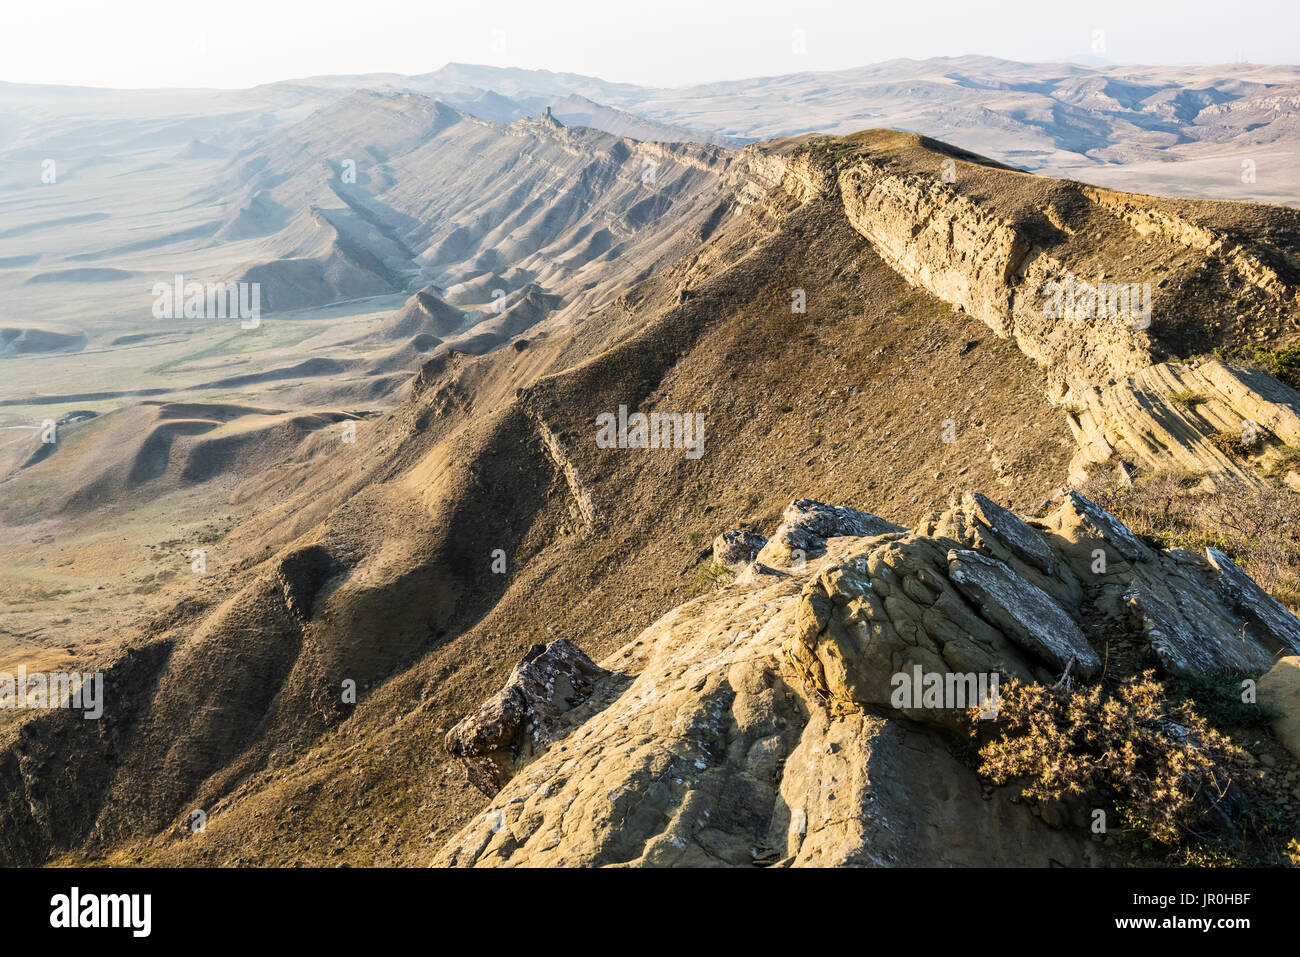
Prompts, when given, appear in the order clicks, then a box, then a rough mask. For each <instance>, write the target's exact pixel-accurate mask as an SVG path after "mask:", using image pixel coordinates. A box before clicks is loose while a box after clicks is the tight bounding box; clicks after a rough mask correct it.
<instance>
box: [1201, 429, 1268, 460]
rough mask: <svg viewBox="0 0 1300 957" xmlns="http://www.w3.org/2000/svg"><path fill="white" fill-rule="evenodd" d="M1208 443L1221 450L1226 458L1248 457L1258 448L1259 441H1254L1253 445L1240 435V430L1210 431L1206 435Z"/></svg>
mask: <svg viewBox="0 0 1300 957" xmlns="http://www.w3.org/2000/svg"><path fill="white" fill-rule="evenodd" d="M1206 438H1208V439H1209V440H1210V444H1211V445H1213V446H1214V447H1215V448H1216V449H1218V450H1219V451H1220V452H1222V453H1223V454H1224V455H1226V456H1228V458H1233V459H1246V458H1250V457H1251V456H1252V455H1254V454H1255V453H1256V452H1258V451H1259V450H1260V443H1259V441H1258V440H1256V441H1255V444H1254V445H1251V444H1250V443H1249V442H1247V441H1246V440H1245V438H1243V437H1242V434H1241V433H1240V432H1212V433H1211V434H1210V435H1208V436H1206Z"/></svg>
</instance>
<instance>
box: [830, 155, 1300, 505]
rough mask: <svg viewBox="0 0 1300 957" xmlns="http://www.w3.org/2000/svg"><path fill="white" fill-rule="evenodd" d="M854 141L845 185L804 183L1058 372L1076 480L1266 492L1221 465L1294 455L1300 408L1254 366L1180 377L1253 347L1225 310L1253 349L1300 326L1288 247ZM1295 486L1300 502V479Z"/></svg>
mask: <svg viewBox="0 0 1300 957" xmlns="http://www.w3.org/2000/svg"><path fill="white" fill-rule="evenodd" d="M855 140H856V141H859V144H860V148H859V150H858V152H856V153H853V154H851V155H848V156H847V157H846V156H844V155H841V157H840V158H839V160H838V164H837V166H836V168H837V169H838V172H837V175H836V179H835V181H834V183H833V184H827V183H825V181H824V180H816V179H815V177H809V176H805V177H804V178H805V179H806V180H807V181H808V182H810V183H816V184H817V185H818V186H819V187H820V188H822V189H823V190H832V191H834V192H837V193H838V195H839V197H840V199H841V200H842V203H843V208H844V214H845V216H846V217H847V219H848V221H849V222H850V223H851V224H852V226H853V228H854V229H856V230H857V231H858V232H859V233H861V234H862V235H863V236H865V237H866V238H867V239H868V240H870V242H871V243H872V245H873V246H874V247H875V248H876V250H877V251H878V252H879V253H880V255H881V257H882V258H883V259H884V260H885V261H886V262H888V263H889V264H890V265H891V266H893V268H895V269H896V270H897V271H898V272H899V273H900V274H901V275H902V276H903V277H905V278H906V279H907V280H908V281H909V282H911V283H913V284H915V285H917V286H919V287H921V288H923V289H925V290H927V291H928V292H930V293H931V294H933V295H934V296H936V297H938V298H939V299H942V300H943V301H945V302H948V303H951V304H952V307H953V308H954V309H960V310H963V311H965V312H966V313H968V314H970V315H971V316H973V317H975V318H977V319H979V320H980V321H981V322H983V323H985V324H986V325H987V326H988V327H989V328H990V329H992V330H993V331H994V332H995V333H996V334H997V335H999V336H1001V337H1004V338H1009V339H1011V340H1013V341H1014V342H1015V343H1016V345H1017V346H1018V347H1019V348H1020V349H1021V351H1022V352H1024V353H1025V354H1026V355H1027V356H1029V357H1030V358H1032V359H1033V360H1034V361H1035V362H1037V363H1038V364H1039V365H1040V366H1041V367H1043V369H1044V370H1045V371H1046V373H1047V376H1048V385H1047V392H1048V395H1049V397H1050V398H1051V399H1052V400H1053V401H1054V402H1058V403H1060V404H1062V405H1063V406H1064V407H1066V408H1067V409H1068V410H1070V412H1071V415H1072V418H1071V424H1072V429H1073V432H1074V434H1075V437H1076V439H1077V440H1078V441H1079V445H1080V450H1079V455H1078V456H1077V457H1076V461H1075V467H1074V468H1073V469H1072V471H1071V477H1072V479H1074V480H1076V481H1077V480H1079V479H1081V478H1082V476H1083V474H1084V472H1083V470H1084V468H1086V467H1087V466H1088V465H1089V464H1091V463H1109V464H1114V465H1118V466H1119V467H1120V468H1121V469H1125V470H1126V471H1127V472H1132V471H1135V470H1145V469H1159V468H1169V467H1177V468H1181V469H1186V470H1189V471H1195V472H1200V473H1203V474H1205V475H1207V476H1209V477H1210V478H1211V480H1214V479H1215V478H1223V477H1230V478H1235V479H1246V480H1256V479H1258V477H1259V469H1258V468H1256V467H1252V466H1250V465H1244V464H1242V463H1239V462H1236V461H1233V460H1232V459H1231V458H1230V457H1228V456H1226V455H1224V454H1223V453H1222V451H1221V450H1220V449H1219V448H1217V447H1216V445H1215V437H1216V436H1218V435H1221V434H1222V435H1235V434H1241V435H1243V436H1244V439H1245V441H1246V442H1247V444H1253V443H1254V441H1255V440H1256V439H1257V440H1258V441H1259V443H1260V446H1259V451H1261V452H1266V451H1267V450H1268V449H1270V448H1272V449H1284V448H1286V447H1292V448H1294V447H1295V441H1296V435H1295V430H1294V428H1293V427H1292V426H1291V423H1292V422H1294V421H1295V420H1296V416H1297V414H1298V413H1300V395H1298V394H1296V393H1295V392H1294V391H1292V390H1290V389H1287V388H1286V387H1284V386H1280V385H1279V384H1277V383H1275V382H1273V381H1272V380H1271V379H1268V377H1267V376H1262V375H1260V374H1258V373H1255V372H1253V371H1251V370H1249V369H1246V368H1244V367H1239V366H1238V367H1234V366H1228V365H1224V364H1223V363H1219V362H1208V363H1205V362H1203V363H1201V364H1199V365H1198V366H1197V367H1196V368H1182V367H1181V366H1180V364H1179V363H1177V362H1170V361H1169V360H1170V359H1182V358H1187V357H1192V356H1195V355H1196V354H1198V353H1203V352H1206V351H1208V350H1209V346H1212V345H1218V344H1230V343H1231V341H1239V340H1233V335H1234V333H1233V332H1232V330H1227V329H1226V328H1225V326H1226V325H1227V321H1226V317H1221V316H1220V314H1221V313H1222V312H1223V311H1224V310H1225V309H1231V310H1237V309H1245V308H1248V309H1250V310H1252V311H1253V312H1252V315H1250V316H1237V317H1236V321H1237V323H1238V325H1239V327H1240V328H1239V329H1238V330H1236V332H1238V333H1243V334H1245V335H1246V336H1247V338H1248V339H1249V340H1250V341H1259V340H1261V339H1265V340H1266V339H1268V338H1269V337H1270V336H1275V335H1278V334H1281V333H1282V332H1284V331H1285V330H1286V329H1292V328H1293V327H1294V326H1295V325H1296V324H1300V313H1298V312H1297V298H1296V296H1297V289H1296V286H1295V284H1294V274H1293V273H1294V267H1295V265H1296V264H1295V261H1294V257H1293V256H1292V255H1291V254H1290V253H1289V252H1288V251H1287V250H1286V249H1285V248H1284V247H1283V246H1281V245H1279V244H1274V243H1270V242H1269V241H1267V240H1265V239H1261V240H1259V241H1258V242H1257V243H1255V245H1254V246H1253V247H1248V245H1247V243H1246V242H1245V241H1243V240H1242V239H1241V238H1240V237H1239V236H1237V235H1234V234H1232V233H1230V231H1228V230H1227V229H1222V228H1216V227H1214V226H1212V225H1207V224H1206V223H1205V222H1197V221H1194V217H1195V216H1196V215H1197V213H1196V209H1197V204H1184V205H1186V206H1188V207H1189V208H1191V209H1192V212H1186V211H1182V210H1180V209H1178V208H1174V207H1173V206H1172V205H1171V204H1170V203H1169V202H1168V201H1163V200H1158V199H1156V198H1154V197H1149V196H1139V195H1136V194H1131V193H1117V192H1112V191H1109V190H1104V189H1097V188H1095V187H1089V186H1083V185H1081V184H1077V183H1070V182H1066V181H1048V180H1043V179H1041V178H1039V177H1034V176H1030V175H1029V174H1023V173H1018V172H1015V171H1012V170H1008V169H1005V168H1000V167H996V166H995V165H994V164H988V163H984V162H981V161H978V158H977V157H967V158H966V159H960V160H959V159H957V158H954V156H952V155H947V154H945V153H943V152H940V151H938V150H937V149H931V147H937V144H929V143H928V141H925V140H923V139H922V138H920V137H910V136H907V135H905V134H894V135H892V136H884V135H882V134H873V135H871V136H865V135H864V137H862V138H849V139H848V140H846V141H844V142H846V143H852V142H854V141H855ZM1200 205H1201V206H1206V207H1208V206H1211V205H1212V204H1200ZM1220 205H1222V204H1220ZM1260 209H1261V210H1263V209H1266V208H1265V207H1260ZM1275 213H1276V215H1277V216H1278V217H1281V218H1283V219H1285V218H1287V217H1289V216H1290V215H1291V211H1289V210H1276V211H1275ZM1208 215H1209V214H1208V213H1204V212H1202V217H1203V218H1204V217H1205V216H1208ZM1288 228H1289V227H1288ZM1284 274H1285V275H1284ZM1287 277H1290V280H1288V278H1287ZM1230 303H1232V304H1230ZM1274 425H1277V426H1278V427H1277V428H1274ZM1220 444H1222V443H1220ZM1273 458H1277V456H1273ZM1268 459H1269V457H1268V456H1267V455H1265V457H1264V458H1263V459H1261V460H1260V463H1258V464H1263V465H1264V466H1265V467H1267V465H1268ZM1289 481H1290V482H1291V483H1292V484H1294V485H1296V486H1297V487H1300V474H1297V473H1295V472H1294V471H1292V472H1291V478H1290V479H1289Z"/></svg>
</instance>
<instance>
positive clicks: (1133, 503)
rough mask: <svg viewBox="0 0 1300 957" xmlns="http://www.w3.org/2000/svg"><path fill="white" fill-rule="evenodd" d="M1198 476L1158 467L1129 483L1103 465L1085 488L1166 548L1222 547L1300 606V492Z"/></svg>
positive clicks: (1268, 587) (1259, 579)
mask: <svg viewBox="0 0 1300 957" xmlns="http://www.w3.org/2000/svg"><path fill="white" fill-rule="evenodd" d="M1201 478H1202V477H1201V476H1199V475H1195V474H1191V473H1187V472H1172V471H1170V472H1155V473H1150V474H1147V475H1143V476H1141V477H1139V478H1138V479H1137V481H1136V482H1134V483H1133V484H1132V485H1125V484H1123V483H1121V482H1120V481H1119V480H1118V479H1117V478H1116V477H1115V476H1114V475H1113V474H1111V473H1106V474H1102V475H1096V476H1094V477H1093V478H1091V479H1090V480H1089V481H1088V482H1087V483H1086V484H1085V485H1084V487H1083V488H1081V489H1080V491H1081V492H1082V493H1083V494H1084V495H1086V496H1088V497H1089V498H1091V499H1092V500H1093V501H1095V502H1097V503H1098V504H1099V505H1101V506H1102V507H1103V508H1105V509H1106V510H1108V511H1110V512H1112V513H1113V514H1115V515H1117V516H1118V517H1119V518H1120V519H1122V520H1123V521H1124V522H1126V523H1127V524H1128V525H1129V526H1130V527H1131V528H1132V529H1133V530H1134V531H1135V532H1137V533H1138V534H1139V535H1142V536H1144V537H1146V538H1148V539H1150V540H1153V541H1155V542H1156V543H1158V544H1159V545H1160V546H1162V547H1164V548H1186V549H1189V550H1194V551H1199V550H1202V549H1204V548H1205V547H1206V546H1212V547H1214V548H1217V549H1219V550H1220V551H1222V552H1224V553H1225V554H1227V555H1228V556H1229V557H1230V558H1232V560H1233V561H1235V562H1237V564H1239V565H1240V566H1241V567H1242V568H1243V569H1245V571H1246V573H1247V574H1249V575H1250V576H1251V577H1252V578H1254V579H1255V580H1256V581H1257V582H1259V584H1260V585H1261V586H1263V587H1264V588H1265V589H1266V590H1267V591H1268V592H1269V593H1270V594H1272V595H1273V596H1274V597H1275V598H1277V599H1278V600H1279V601H1281V602H1282V603H1283V604H1285V605H1287V606H1288V607H1289V608H1291V609H1293V610H1295V609H1300V495H1297V494H1296V493H1295V492H1292V491H1290V490H1289V489H1286V488H1275V487H1272V486H1264V485H1254V484H1251V483H1248V482H1229V483H1226V484H1224V483H1220V484H1219V485H1218V486H1217V487H1215V488H1213V489H1210V488H1207V487H1205V486H1204V485H1202V483H1201Z"/></svg>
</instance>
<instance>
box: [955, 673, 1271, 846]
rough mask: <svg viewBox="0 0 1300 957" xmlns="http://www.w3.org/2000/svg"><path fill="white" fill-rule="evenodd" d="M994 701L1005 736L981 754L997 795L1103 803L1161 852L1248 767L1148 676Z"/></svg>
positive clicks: (1010, 693) (1034, 689) (1012, 688)
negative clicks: (1017, 787) (1016, 787)
mask: <svg viewBox="0 0 1300 957" xmlns="http://www.w3.org/2000/svg"><path fill="white" fill-rule="evenodd" d="M1000 698H1001V710H1000V711H999V713H998V722H999V726H1000V727H1001V728H1002V729H1003V734H1002V736H1001V737H1000V738H998V739H997V740H995V741H993V742H991V743H989V744H986V745H985V746H984V747H982V748H981V749H980V751H979V758H980V766H979V771H980V773H981V774H983V775H984V776H986V777H987V778H989V779H990V780H991V781H992V782H993V783H994V784H999V785H1001V784H1005V783H1007V782H1008V781H1010V780H1012V779H1017V780H1018V781H1020V783H1021V784H1022V785H1023V793H1024V794H1025V796H1026V797H1029V798H1031V799H1033V800H1040V801H1046V800H1059V799H1062V798H1068V797H1084V796H1087V797H1089V798H1092V799H1102V800H1105V799H1109V800H1110V801H1111V802H1112V803H1113V805H1114V807H1115V809H1116V810H1117V811H1118V812H1119V813H1120V815H1121V817H1122V818H1123V819H1124V820H1125V821H1127V822H1128V823H1129V824H1130V825H1131V826H1133V827H1136V828H1137V829H1139V830H1141V831H1144V832H1145V833H1147V834H1149V835H1150V836H1151V837H1152V838H1154V839H1156V840H1157V841H1160V842H1161V843H1163V844H1166V845H1177V844H1179V843H1181V842H1182V841H1183V840H1184V839H1185V838H1186V837H1187V836H1188V834H1189V832H1190V831H1191V829H1193V828H1195V827H1197V826H1199V825H1200V824H1201V823H1202V822H1203V821H1205V820H1206V819H1208V818H1209V817H1210V815H1211V814H1212V813H1213V812H1214V811H1215V810H1216V809H1218V808H1220V807H1221V805H1223V804H1224V802H1225V798H1226V797H1227V795H1228V792H1229V788H1230V786H1231V784H1232V775H1233V773H1234V772H1235V771H1237V770H1238V769H1240V768H1241V767H1242V766H1243V765H1244V757H1245V755H1244V752H1242V751H1241V749H1240V748H1238V747H1237V746H1236V745H1234V744H1233V743H1232V742H1231V741H1230V740H1228V738H1226V737H1225V736H1224V735H1222V734H1220V733H1219V732H1218V731H1215V730H1214V729H1213V728H1211V727H1209V726H1208V725H1207V724H1206V723H1205V722H1204V721H1203V720H1202V719H1201V718H1200V717H1199V716H1198V715H1197V714H1196V713H1195V712H1194V711H1192V709H1191V707H1190V705H1189V704H1188V703H1187V702H1186V701H1184V702H1177V703H1175V702H1171V701H1170V700H1168V699H1167V698H1166V696H1165V692H1164V689H1163V688H1162V687H1161V685H1160V684H1159V683H1158V682H1156V681H1155V680H1154V679H1153V677H1152V673H1151V672H1149V671H1148V672H1145V673H1144V674H1142V675H1139V676H1136V677H1133V678H1129V679H1127V680H1126V681H1124V683H1123V684H1121V685H1120V686H1119V687H1117V688H1116V689H1115V690H1114V691H1113V692H1104V691H1103V689H1102V686H1101V685H1099V684H1098V685H1093V686H1091V687H1088V688H1079V689H1077V690H1073V691H1068V690H1064V689H1054V688H1046V687H1044V686H1042V685H1038V684H1034V685H1025V684H1022V683H1020V682H1017V681H1011V682H1009V683H1008V685H1007V686H1006V687H1005V688H1004V689H1003V691H1002V693H1001V695H1000ZM973 724H977V722H973Z"/></svg>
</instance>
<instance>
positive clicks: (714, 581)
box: [691, 558, 736, 595]
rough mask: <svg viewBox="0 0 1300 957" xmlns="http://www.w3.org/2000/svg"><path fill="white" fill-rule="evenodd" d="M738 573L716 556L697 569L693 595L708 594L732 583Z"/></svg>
mask: <svg viewBox="0 0 1300 957" xmlns="http://www.w3.org/2000/svg"><path fill="white" fill-rule="evenodd" d="M735 578H736V573H735V572H733V571H732V570H731V569H730V568H728V567H727V566H726V565H724V564H723V563H722V562H720V561H718V560H717V559H716V558H714V559H712V560H711V561H709V562H707V563H705V564H703V565H701V566H700V567H699V568H697V569H695V582H694V585H693V586H692V588H691V594H692V595H706V594H708V593H709V592H713V591H717V590H718V589H720V588H723V587H724V586H726V585H730V584H731V583H732V582H733V581H734V580H735Z"/></svg>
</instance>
